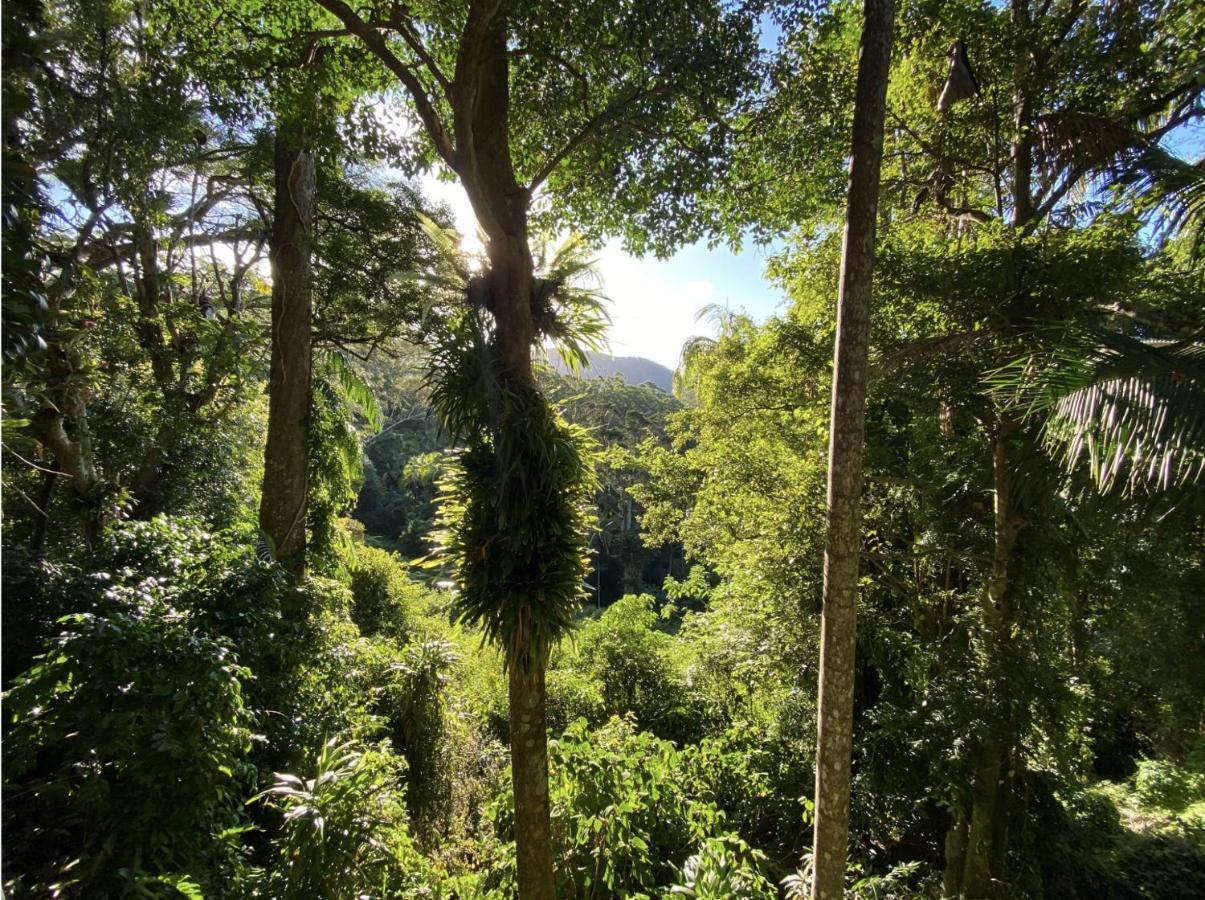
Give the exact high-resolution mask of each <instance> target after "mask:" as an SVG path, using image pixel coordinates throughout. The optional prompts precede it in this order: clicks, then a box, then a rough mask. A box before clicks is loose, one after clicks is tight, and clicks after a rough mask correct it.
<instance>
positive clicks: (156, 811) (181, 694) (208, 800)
mask: <svg viewBox="0 0 1205 900" xmlns="http://www.w3.org/2000/svg"><path fill="white" fill-rule="evenodd" d="M126 571H127V572H129V570H126ZM135 578H137V576H123V575H118V576H117V577H116V578H112V577H110V576H108V575H105V574H104V573H101V574H100V575H98V576H97V578H96V580H97V583H98V584H108V585H109V586H108V587H107V588H106V589H105V590H104V592H103V595H102V596H101V597H100V598H98V599H97V601H96V602H95V603H94V604H93V607H92V608H91V609H90V610H88V611H86V612H79V613H75V614H72V615H70V616H68V617H66V618H65V619H64V620H63V622H62V631H61V633H60V634H59V636H58V637H57V638H55V640H54V641H53V642H52V644H51V645H50V647H49V648H48V650H47V652H46V653H45V654H43V655H42V656H41V657H40V658H39V660H38V661H37V662H36V663H35V665H34V666H33V667H32V668H31V669H30V670H29V671H28V672H26V673H25V674H24V675H23V676H21V677H20V678H19V679H18V681H17V683H16V685H15V686H14V687H13V689H12V690H11V691H10V692H9V694H8V695H7V697H6V703H5V705H6V712H7V719H8V722H9V723H10V726H11V730H10V732H9V735H8V739H7V740H6V742H5V754H4V763H5V779H6V787H7V792H6V793H7V796H6V798H5V808H4V813H5V820H6V821H5V837H6V840H5V846H6V849H7V848H12V847H19V848H21V849H20V852H21V857H20V858H19V859H14V858H12V857H11V856H10V858H8V859H7V860H6V863H7V865H6V869H7V872H8V873H14V872H19V873H21V874H20V875H19V876H18V877H17V878H16V880H15V882H14V881H10V882H9V885H10V888H11V887H12V885H13V884H14V883H15V884H18V885H20V887H21V890H22V892H23V891H29V892H31V893H38V892H40V891H42V890H47V888H46V885H48V884H49V883H51V882H57V883H59V884H60V885H63V886H64V887H66V886H73V887H74V888H75V889H76V890H78V891H80V892H82V893H84V894H86V895H92V896H103V895H106V894H108V893H110V892H115V891H117V890H118V887H117V882H119V881H122V880H125V881H127V882H128V881H129V880H130V879H133V880H139V879H143V880H145V878H144V876H145V875H151V876H154V875H159V874H168V873H188V874H189V875H191V876H194V877H195V878H196V879H197V880H199V881H200V882H202V883H214V882H216V881H219V880H220V879H221V877H222V874H223V870H224V869H225V867H226V866H227V865H228V863H229V862H230V860H229V859H228V858H227V857H228V851H229V846H228V842H227V841H226V837H225V834H224V833H225V832H227V831H228V829H232V828H234V827H235V826H236V825H237V824H238V823H239V821H240V818H241V812H242V799H243V797H245V796H246V792H247V790H248V789H249V788H250V786H251V784H252V783H253V780H252V776H253V770H252V769H251V767H250V766H249V765H248V763H247V754H248V752H249V750H250V746H251V743H250V736H251V731H250V729H249V727H248V726H249V725H250V724H251V718H250V716H249V714H248V713H247V711H246V709H245V707H244V702H243V694H242V687H241V684H240V679H242V678H244V677H245V676H246V675H247V672H246V670H245V669H243V668H241V667H240V666H239V665H237V663H236V662H235V655H234V652H233V650H232V649H231V647H230V646H229V644H228V643H226V642H224V641H221V640H218V639H215V638H213V637H211V636H209V635H207V634H206V633H205V632H204V630H202V629H199V628H198V627H197V621H196V619H197V617H196V616H195V615H194V614H192V613H190V612H188V611H186V610H184V609H181V608H179V606H177V605H176V604H175V603H173V602H172V601H173V600H174V599H175V598H174V597H173V590H172V587H171V585H170V584H163V583H161V582H160V581H159V580H158V579H156V578H155V577H153V576H152V577H149V578H145V579H140V580H134V579H135ZM50 823H53V824H50ZM48 826H49V827H48ZM122 870H124V871H122Z"/></svg>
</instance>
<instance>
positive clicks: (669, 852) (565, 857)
mask: <svg viewBox="0 0 1205 900" xmlns="http://www.w3.org/2000/svg"><path fill="white" fill-rule="evenodd" d="M549 762H550V775H549V799H550V802H551V807H552V829H553V841H554V845H555V852H556V854H557V861H556V872H557V878H558V882H559V884H558V892H559V895H560V896H565V897H591V898H599V900H602V898H610V897H650V896H653V895H654V894H656V893H658V892H659V891H662V890H663V889H666V888H668V887H669V886H670V885H672V884H673V883H674V882H675V881H676V880H677V878H678V871H677V869H676V868H675V867H676V866H677V865H680V864H681V863H682V861H684V860H686V859H687V858H688V857H689V856H690V855H691V854H692V853H693V852H695V850H696V849H697V847H698V846H699V844H700V843H701V842H702V841H704V840H706V839H707V838H708V837H712V836H714V835H717V834H719V833H721V832H722V830H723V829H722V827H721V826H722V823H723V816H722V814H721V813H720V812H719V811H718V810H716V808H715V807H714V806H712V805H711V804H709V803H707V802H705V801H701V800H699V799H697V798H696V797H694V796H693V795H692V794H691V793H690V790H689V788H690V785H689V781H688V778H687V777H686V772H685V769H684V767H683V765H682V758H681V755H680V754H679V752H678V751H677V750H675V749H674V746H673V744H671V743H670V742H669V741H664V740H661V739H659V738H657V737H655V736H654V735H652V734H649V733H648V732H641V731H637V730H636V727H635V723H634V721H633V720H632V718H631V717H629V718H627V719H612V720H610V721H609V722H608V723H607V724H606V725H604V726H603V727H602V728H600V729H598V730H596V731H593V732H592V731H590V730H589V729H588V727H587V725H586V723H585V722H584V721H580V720H579V721H578V722H576V723H574V724H572V725H570V726H569V728H568V730H567V731H566V732H565V733H564V735H563V736H562V737H561V738H559V739H558V740H555V741H552V742H551V743H550V745H549ZM491 816H492V818H493V821H494V823H495V826H496V828H497V829H498V832H499V834H500V835H501V836H502V838H503V839H504V840H508V839H509V838H510V833H511V829H512V827H513V807H512V798H511V796H510V791H509V790H506V791H504V792H502V793H501V794H500V795H499V796H498V797H497V798H496V800H495V802H494V805H493V807H492V810H491ZM508 848H509V852H508V854H507V855H505V856H504V857H503V858H502V860H501V861H500V862H499V865H498V870H497V871H495V872H493V873H492V879H491V880H492V881H493V883H494V886H495V887H496V888H497V890H498V891H500V895H501V896H506V895H508V891H509V892H510V895H512V896H513V885H514V858H513V845H508Z"/></svg>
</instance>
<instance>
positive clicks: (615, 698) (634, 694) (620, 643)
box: [576, 594, 696, 740]
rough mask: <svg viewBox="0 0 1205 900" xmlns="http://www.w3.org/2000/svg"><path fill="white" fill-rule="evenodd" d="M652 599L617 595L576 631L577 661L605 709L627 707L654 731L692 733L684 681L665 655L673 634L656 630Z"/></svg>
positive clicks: (618, 711)
mask: <svg viewBox="0 0 1205 900" xmlns="http://www.w3.org/2000/svg"><path fill="white" fill-rule="evenodd" d="M657 623H658V615H657V610H656V601H655V599H654V598H653V597H651V596H650V595H648V594H641V595H639V596H634V595H630V594H629V595H628V596H626V597H622V598H620V599H619V600H617V601H616V602H615V603H613V604H612V605H611V606H609V607H608V608H607V610H606V611H605V612H604V613H603V614H602V615H601V616H600V617H599V618H597V619H595V620H593V621H590V622H588V623H587V624H586V625H584V626H583V627H582V628H581V630H580V631H579V633H578V636H577V640H576V643H577V645H578V647H579V648H580V650H579V656H578V665H579V667H580V669H581V671H582V672H583V673H585V674H587V675H588V676H590V677H591V678H593V679H594V681H595V682H597V683H598V684H599V685H600V687H601V690H602V696H603V703H604V708H605V711H606V713H607V714H608V715H625V714H627V713H632V714H633V715H634V716H635V717H636V721H637V722H638V723H639V725H640V727H641V728H645V729H647V730H649V731H652V732H653V733H655V734H656V735H658V736H659V737H663V738H669V739H675V740H687V739H689V738H691V737H694V736H695V732H696V728H695V724H694V723H695V717H694V716H692V715H691V712H690V710H689V708H688V705H687V695H686V688H685V683H684V682H683V679H682V677H681V675H680V673H679V672H678V671H677V670H676V668H675V667H674V665H673V662H672V660H671V659H670V656H669V652H668V650H669V644H670V643H671V642H672V640H673V639H672V638H671V637H670V636H669V635H667V634H665V633H664V632H662V631H659V630H657Z"/></svg>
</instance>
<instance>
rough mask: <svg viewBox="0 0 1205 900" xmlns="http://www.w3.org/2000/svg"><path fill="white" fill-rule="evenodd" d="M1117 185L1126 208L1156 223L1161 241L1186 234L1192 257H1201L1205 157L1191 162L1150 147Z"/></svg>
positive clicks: (1204, 223)
mask: <svg viewBox="0 0 1205 900" xmlns="http://www.w3.org/2000/svg"><path fill="white" fill-rule="evenodd" d="M1115 185H1116V191H1117V194H1118V198H1119V200H1120V201H1121V204H1122V206H1123V208H1126V209H1131V210H1133V211H1134V212H1137V213H1139V214H1140V215H1143V216H1146V217H1147V218H1148V219H1150V220H1151V221H1153V222H1154V225H1155V236H1156V238H1157V239H1158V240H1159V241H1161V242H1162V241H1166V240H1168V239H1170V238H1172V237H1174V236H1176V235H1184V236H1185V237H1186V239H1187V241H1188V246H1189V251H1190V253H1191V255H1192V258H1193V259H1194V260H1195V259H1198V258H1200V255H1201V250H1202V249H1203V248H1205V157H1202V158H1201V159H1199V160H1197V161H1196V162H1195V163H1192V162H1188V161H1187V160H1183V159H1180V158H1179V157H1177V156H1174V155H1173V154H1171V153H1168V152H1167V151H1166V150H1164V149H1162V148H1161V147H1150V148H1147V149H1146V150H1145V151H1144V152H1143V153H1142V154H1141V156H1140V157H1139V159H1138V160H1136V161H1135V163H1134V164H1133V165H1131V166H1129V167H1127V168H1126V169H1124V170H1123V171H1121V172H1120V173H1118V176H1117V178H1116V181H1115Z"/></svg>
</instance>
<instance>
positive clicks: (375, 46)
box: [315, 0, 456, 169]
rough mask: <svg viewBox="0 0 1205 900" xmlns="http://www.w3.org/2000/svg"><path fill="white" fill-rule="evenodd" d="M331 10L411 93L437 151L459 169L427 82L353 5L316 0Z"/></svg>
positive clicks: (444, 159) (416, 109)
mask: <svg viewBox="0 0 1205 900" xmlns="http://www.w3.org/2000/svg"><path fill="white" fill-rule="evenodd" d="M315 2H316V3H317V4H318V5H319V6H321V7H322V8H323V9H325V10H327V12H329V13H331V14H332V15H334V16H335V17H336V18H338V19H339V20H340V21H341V22H342V23H343V24H344V25H346V26H347V30H348V31H350V32H351V33H352V34H354V35H355V36H356V37H358V38H360V40H362V41H363V42H364V45H365V46H366V47H368V49H369V50H370V51H372V54H373V55H374V56H375V57H376V58H377V59H379V60H380V61H381V62H382V63H384V64H385V67H386V68H387V69H389V71H390V72H392V73H393V74H394V75H396V76H397V79H398V81H400V82H401V83H402V84H403V85H404V86H405V88H406V90H407V91H408V92H409V93H410V96H411V98H412V99H413V100H414V109H415V111H416V112H417V113H418V117H419V119H421V120H422V123H423V127H424V128H426V130H427V134H428V135H430V137H431V140H432V142H433V143H434V144H435V150H436V152H438V153H439V155H440V157H441V158H442V159H443V161H444V162H445V163H447V164H448V165H449V166H451V167H452V168H453V169H455V168H456V150H455V148H454V147H453V146H452V140H451V138H450V137H448V131H447V129H446V128H445V127H444V124H443V121H442V120H441V119H440V117H439V112H438V111H437V110H436V109H435V106H434V104H432V102H431V97H430V95H429V93H428V92H427V89H426V88H425V87H424V86H423V83H422V82H421V81H419V79H418V78H417V77H416V76H415V74H414V73H413V72H412V71H411V70H410V68H409V67H408V66H407V65H406V64H405V63H403V62H402V61H401V60H400V59H398V58H397V57H396V56H395V55H394V54H393V51H391V50H390V49H389V46H388V45H387V44H386V43H385V39H384V38H383V37H381V33H380V32H379V31H377V30H376V29H375V28H373V27H372V26H371V25H369V24H368V23H367V22H365V21H364V20H363V19H361V18H360V17H359V16H358V15H356V14H355V12H354V11H353V10H352V8H351V7H350V6H348V5H347V4H346V3H344V2H343V0H315Z"/></svg>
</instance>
